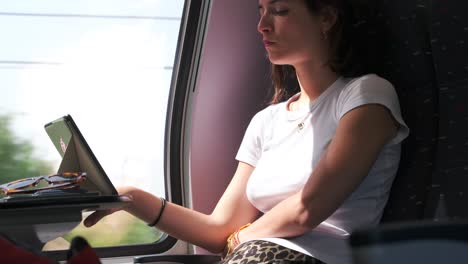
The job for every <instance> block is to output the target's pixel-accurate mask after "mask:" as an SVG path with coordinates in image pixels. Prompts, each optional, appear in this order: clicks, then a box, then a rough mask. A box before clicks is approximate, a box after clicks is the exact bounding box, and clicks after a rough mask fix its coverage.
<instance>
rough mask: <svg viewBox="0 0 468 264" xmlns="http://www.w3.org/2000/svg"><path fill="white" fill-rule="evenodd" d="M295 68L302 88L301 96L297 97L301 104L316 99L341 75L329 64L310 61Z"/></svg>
mask: <svg viewBox="0 0 468 264" xmlns="http://www.w3.org/2000/svg"><path fill="white" fill-rule="evenodd" d="M294 68H295V70H296V75H297V80H298V81H299V86H300V88H301V96H300V97H299V98H298V99H297V102H298V103H300V104H302V103H304V104H309V103H310V102H311V101H313V100H315V99H316V98H317V97H319V96H320V95H321V94H322V93H323V92H324V91H325V90H326V89H327V88H328V87H330V85H332V84H333V83H334V82H335V81H336V79H338V77H339V75H338V74H337V73H335V72H333V71H332V70H331V69H330V67H328V66H323V65H314V64H312V63H310V64H303V65H300V66H295V67H294Z"/></svg>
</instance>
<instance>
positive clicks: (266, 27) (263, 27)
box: [257, 15, 271, 33]
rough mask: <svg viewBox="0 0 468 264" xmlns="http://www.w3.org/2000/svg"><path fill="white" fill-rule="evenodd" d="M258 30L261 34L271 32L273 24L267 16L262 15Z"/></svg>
mask: <svg viewBox="0 0 468 264" xmlns="http://www.w3.org/2000/svg"><path fill="white" fill-rule="evenodd" d="M257 30H258V32H260V33H267V32H270V31H271V23H270V21H269V19H268V18H267V16H265V15H260V20H259V21H258V25H257Z"/></svg>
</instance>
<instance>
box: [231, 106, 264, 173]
mask: <svg viewBox="0 0 468 264" xmlns="http://www.w3.org/2000/svg"><path fill="white" fill-rule="evenodd" d="M264 115H265V110H263V111H260V112H258V113H257V114H256V115H255V116H254V117H253V118H252V120H251V121H250V124H249V126H248V127H247V130H246V131H245V134H244V138H243V139H242V143H241V145H240V147H239V150H238V151H237V155H236V160H238V161H241V162H245V163H247V164H250V165H252V166H254V167H255V166H256V165H257V162H258V160H260V156H261V154H262V131H263V118H262V116H264Z"/></svg>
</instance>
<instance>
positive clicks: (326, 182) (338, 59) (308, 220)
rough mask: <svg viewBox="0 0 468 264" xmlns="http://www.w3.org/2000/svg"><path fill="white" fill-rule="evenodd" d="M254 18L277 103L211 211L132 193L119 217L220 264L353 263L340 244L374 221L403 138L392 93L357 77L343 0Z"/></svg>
mask: <svg viewBox="0 0 468 264" xmlns="http://www.w3.org/2000/svg"><path fill="white" fill-rule="evenodd" d="M259 12H260V21H259V23H258V31H259V32H260V34H261V35H262V37H263V42H264V44H265V48H266V52H267V54H268V58H269V60H270V61H271V63H272V65H273V81H274V84H275V94H274V98H273V103H272V104H271V105H270V106H269V107H267V108H265V109H264V110H262V111H260V112H259V113H257V115H255V117H254V118H253V119H252V121H251V123H250V125H249V127H248V129H247V131H246V133H245V136H244V139H243V142H242V144H241V146H240V149H239V151H238V154H237V156H236V159H237V160H238V161H239V165H238V168H237V170H236V172H235V175H234V177H233V178H232V181H231V183H230V184H229V186H228V188H227V189H226V191H225V193H224V194H223V196H222V197H221V199H220V200H219V202H218V204H217V206H216V208H215V209H214V211H213V213H212V214H210V215H205V214H202V213H199V212H196V211H193V210H190V209H187V208H184V207H181V206H178V205H176V204H172V203H166V202H165V201H164V200H163V199H160V198H157V197H155V196H153V195H152V194H149V193H146V192H144V191H142V190H139V189H136V188H132V187H126V188H120V189H119V192H120V193H121V194H128V195H131V197H132V199H133V202H132V203H131V205H130V206H128V207H126V208H124V210H126V211H128V212H130V213H132V214H134V215H135V216H137V217H139V218H141V219H143V220H145V221H147V222H148V223H150V224H156V226H157V228H159V229H160V230H162V231H164V232H167V233H168V234H170V235H171V236H174V237H176V238H179V239H182V240H185V241H188V242H190V243H193V244H195V245H198V246H201V247H204V248H206V249H208V250H210V251H212V252H223V251H224V254H225V258H224V260H223V262H224V263H240V261H242V260H243V261H253V262H254V263H283V262H286V263H287V262H288V261H294V262H295V263H351V256H350V250H349V248H348V246H347V238H348V235H349V233H350V232H351V231H352V230H353V229H355V228H358V227H362V226H370V225H376V224H378V222H379V220H380V217H381V215H382V211H383V208H384V206H385V203H386V201H387V198H388V195H389V190H390V186H391V184H392V181H393V178H394V176H395V174H396V171H397V167H398V162H399V158H400V145H401V141H402V140H403V139H404V138H405V137H406V136H407V135H408V131H409V130H408V128H407V126H406V125H405V123H404V121H403V119H402V117H401V114H400V109H399V103H398V98H397V95H396V93H395V90H394V88H393V86H392V85H391V84H390V83H389V82H388V81H386V80H384V79H382V78H380V77H378V76H377V75H375V74H367V75H363V74H362V71H361V72H360V69H361V68H360V67H359V64H357V60H355V59H356V58H357V57H356V56H354V55H353V54H355V53H353V43H352V42H351V41H350V40H351V39H352V37H353V36H352V34H353V32H352V30H351V27H352V25H351V22H350V21H351V15H352V13H351V8H350V6H349V3H348V0H260V1H259ZM289 76H293V77H294V78H293V79H294V80H297V87H295V86H296V85H294V84H292V85H289V84H287V81H286V79H287V78H288V77H289ZM285 100H286V101H285ZM112 212H113V211H100V212H95V213H93V214H92V215H91V216H89V217H88V218H87V219H86V220H85V225H87V226H91V225H93V224H94V223H96V222H97V221H99V219H101V218H102V217H104V216H105V215H108V214H110V213H112ZM243 263H244V262H243ZM245 263H246V262H245ZM249 263H250V262H249Z"/></svg>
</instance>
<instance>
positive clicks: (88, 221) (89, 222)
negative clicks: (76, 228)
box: [83, 209, 116, 227]
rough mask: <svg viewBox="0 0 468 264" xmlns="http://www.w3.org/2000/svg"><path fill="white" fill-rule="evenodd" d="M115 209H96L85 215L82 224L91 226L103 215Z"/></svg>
mask: <svg viewBox="0 0 468 264" xmlns="http://www.w3.org/2000/svg"><path fill="white" fill-rule="evenodd" d="M115 211H116V210H112V209H107V210H99V211H96V212H94V213H92V214H90V215H89V216H88V217H86V219H85V220H84V222H83V224H84V225H85V226H86V227H91V226H93V225H94V224H96V223H97V222H99V220H101V219H102V218H103V217H104V216H107V215H110V214H112V213H113V212H115Z"/></svg>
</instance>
